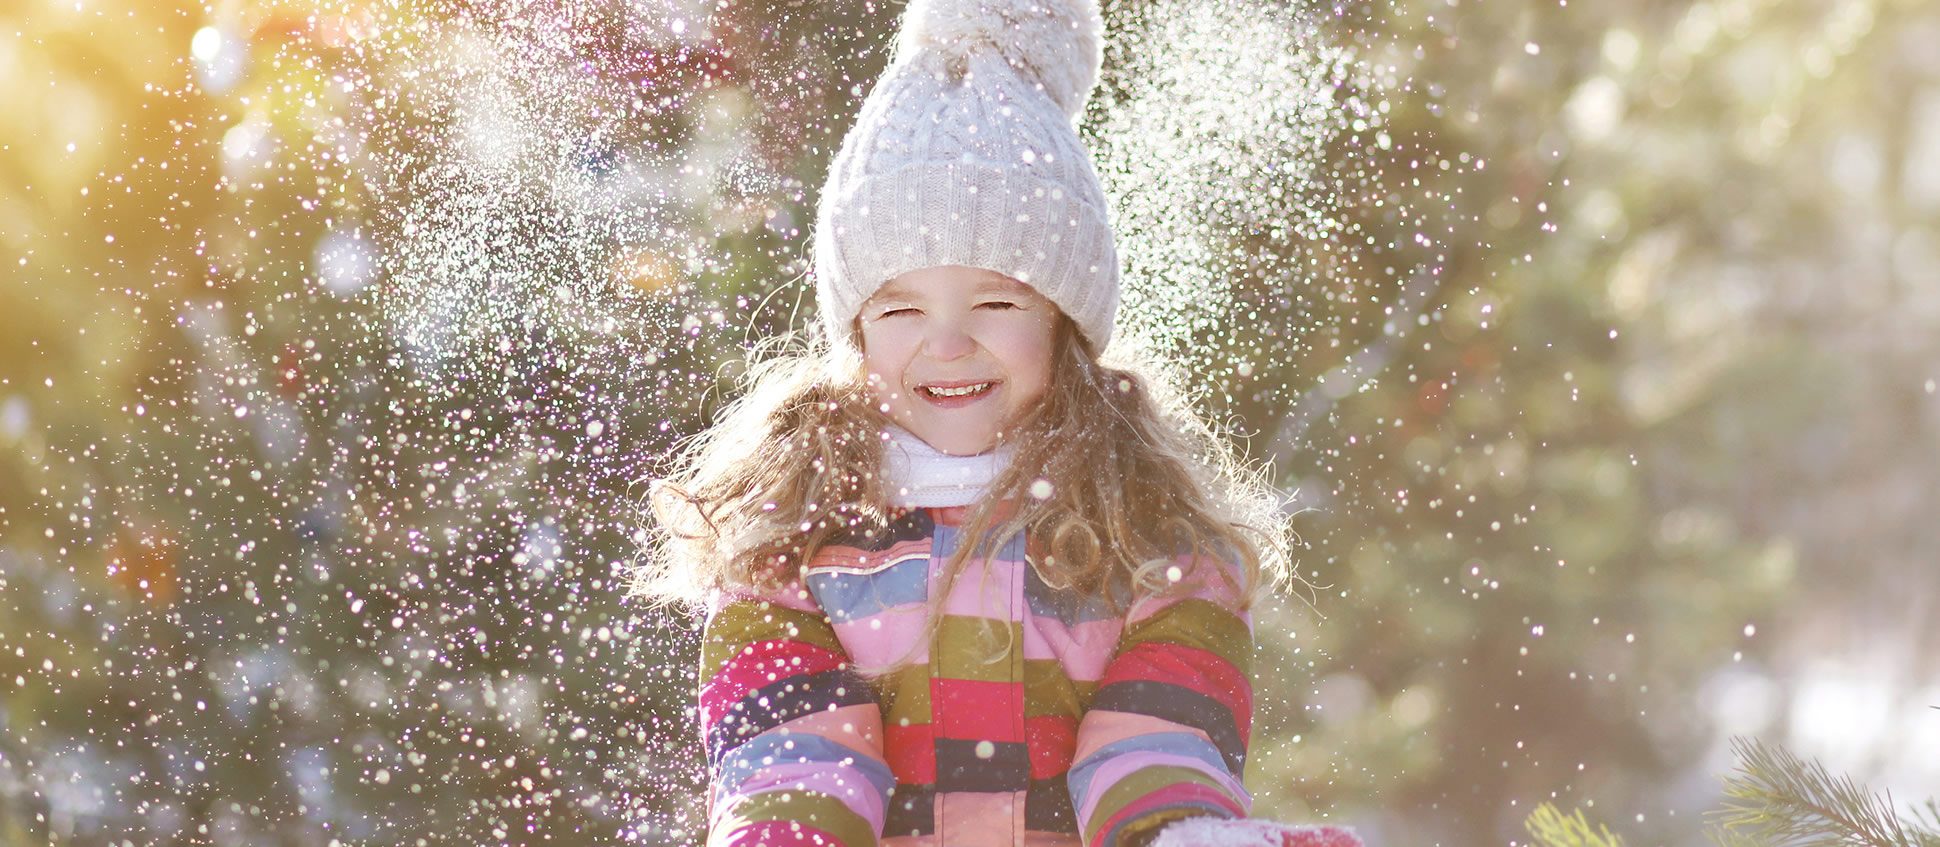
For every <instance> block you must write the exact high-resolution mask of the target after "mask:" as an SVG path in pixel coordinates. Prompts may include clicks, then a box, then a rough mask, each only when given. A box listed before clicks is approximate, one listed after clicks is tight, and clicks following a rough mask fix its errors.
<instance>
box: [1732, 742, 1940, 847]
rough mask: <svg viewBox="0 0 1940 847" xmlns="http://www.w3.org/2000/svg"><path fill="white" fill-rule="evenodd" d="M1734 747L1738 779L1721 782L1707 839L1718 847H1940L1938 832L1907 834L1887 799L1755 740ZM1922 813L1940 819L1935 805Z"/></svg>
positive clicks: (1920, 829)
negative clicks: (1720, 800)
mask: <svg viewBox="0 0 1940 847" xmlns="http://www.w3.org/2000/svg"><path fill="white" fill-rule="evenodd" d="M1731 746H1732V749H1733V750H1734V751H1736V753H1737V754H1738V772H1737V773H1735V774H1732V775H1730V776H1727V777H1726V778H1725V784H1724V794H1725V806H1724V808H1723V809H1722V810H1720V811H1718V812H1714V813H1713V814H1715V815H1717V816H1718V817H1719V822H1720V824H1721V826H1719V827H1717V828H1715V829H1713V830H1712V837H1713V840H1715V841H1717V843H1719V844H1720V845H1723V847H1737V846H1738V845H1753V844H1756V845H1761V846H1762V847H1940V835H1936V834H1935V832H1933V831H1930V830H1926V829H1925V828H1923V827H1920V826H1917V825H1916V826H1915V827H1914V828H1913V829H1912V830H1909V829H1908V827H1907V825H1906V824H1905V823H1904V822H1902V821H1901V820H1900V817H1899V814H1898V813H1897V812H1895V811H1894V810H1893V802H1892V797H1891V795H1886V796H1881V795H1876V794H1873V793H1871V792H1869V791H1867V790H1866V789H1865V788H1864V787H1862V786H1859V785H1857V784H1855V783H1854V782H1853V781H1852V779H1851V778H1850V777H1846V776H1839V777H1834V776H1832V775H1831V774H1829V773H1827V772H1826V769H1825V768H1824V766H1822V765H1820V764H1819V763H1818V762H1816V761H1811V762H1807V761H1804V760H1801V759H1799V758H1798V757H1797V756H1794V755H1792V754H1791V753H1790V752H1789V751H1787V750H1785V749H1784V748H1782V747H1771V746H1767V745H1765V744H1764V743H1763V742H1760V741H1757V740H1756V739H1744V738H1734V739H1732V741H1731ZM1927 808H1928V812H1929V813H1930V814H1934V815H1936V816H1940V809H1936V808H1935V807H1934V804H1933V801H1928V804H1927Z"/></svg>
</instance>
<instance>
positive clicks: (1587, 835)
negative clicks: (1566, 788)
mask: <svg viewBox="0 0 1940 847" xmlns="http://www.w3.org/2000/svg"><path fill="white" fill-rule="evenodd" d="M1522 826H1523V828H1524V829H1527V830H1529V837H1531V838H1534V839H1535V840H1536V841H1535V847H1623V839H1621V838H1618V837H1617V836H1616V835H1615V834H1614V833H1612V832H1611V831H1610V830H1609V829H1608V828H1606V827H1604V826H1603V825H1602V824H1598V825H1597V827H1596V830H1595V831H1594V832H1593V831H1591V830H1590V822H1589V821H1588V820H1586V819H1585V818H1584V817H1583V810H1582V809H1576V810H1574V811H1573V812H1572V813H1571V814H1569V815H1567V816H1566V815H1564V814H1563V813H1562V812H1561V811H1559V810H1558V809H1557V808H1556V807H1555V806H1554V805H1551V804H1549V803H1544V804H1542V805H1540V806H1537V807H1536V811H1534V812H1531V813H1530V814H1529V817H1528V818H1526V819H1524V820H1523V822H1522Z"/></svg>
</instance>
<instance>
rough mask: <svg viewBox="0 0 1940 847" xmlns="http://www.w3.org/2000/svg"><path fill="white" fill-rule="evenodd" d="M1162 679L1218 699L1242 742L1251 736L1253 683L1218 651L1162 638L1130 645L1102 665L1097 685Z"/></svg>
mask: <svg viewBox="0 0 1940 847" xmlns="http://www.w3.org/2000/svg"><path fill="white" fill-rule="evenodd" d="M1135 680H1137V681H1146V682H1163V683H1166V684H1169V685H1177V686H1181V687H1184V688H1189V689H1192V690H1193V691H1197V692H1199V693H1200V694H1204V695H1206V696H1208V697H1211V698H1213V699H1214V700H1218V701H1219V702H1220V704H1221V705H1224V706H1225V707H1226V708H1227V710H1229V711H1231V712H1232V713H1233V721H1234V724H1235V725H1236V726H1238V728H1239V737H1240V740H1241V741H1242V742H1244V741H1246V740H1247V739H1248V738H1251V737H1252V729H1253V684H1252V682H1251V681H1249V680H1248V679H1247V678H1246V674H1243V673H1240V670H1239V668H1236V667H1233V664H1232V663H1231V662H1228V661H1226V660H1225V659H1223V658H1220V656H1219V654H1218V653H1214V652H1211V651H1209V650H1201V649H1199V648H1197V647H1187V646H1185V645H1183V644H1174V643H1171V642H1165V641H1148V642H1145V643H1143V644H1138V645H1135V646H1133V647H1132V648H1131V649H1129V650H1126V651H1125V652H1123V653H1121V654H1119V656H1118V658H1116V659H1113V660H1112V663H1111V666H1110V667H1108V668H1106V669H1105V678H1104V679H1102V680H1099V682H1098V685H1099V687H1100V688H1102V687H1104V686H1107V685H1110V684H1112V683H1114V682H1131V681H1135Z"/></svg>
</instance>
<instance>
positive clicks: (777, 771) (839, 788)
mask: <svg viewBox="0 0 1940 847" xmlns="http://www.w3.org/2000/svg"><path fill="white" fill-rule="evenodd" d="M773 790H783V791H813V792H815V793H817V794H824V795H827V796H830V797H834V798H835V799H837V800H840V801H842V805H845V806H848V807H849V809H850V810H852V811H854V812H855V813H856V814H858V815H861V816H862V817H863V819H864V820H867V821H868V822H869V825H870V826H871V827H873V828H874V829H875V830H876V831H877V832H881V831H882V821H883V804H882V795H880V794H877V793H876V787H875V786H874V785H871V784H869V780H868V778H867V777H864V776H863V775H862V774H861V773H860V772H858V771H856V770H855V769H853V768H844V767H839V766H837V765H833V764H831V763H829V762H788V763H785V764H779V765H770V766H768V767H765V768H762V769H760V770H758V771H755V772H754V775H753V776H750V777H748V778H747V779H746V780H744V781H743V782H742V783H741V785H740V787H739V789H737V792H736V793H738V794H740V795H741V796H743V797H750V796H753V795H755V794H758V793H760V792H763V791H773Z"/></svg>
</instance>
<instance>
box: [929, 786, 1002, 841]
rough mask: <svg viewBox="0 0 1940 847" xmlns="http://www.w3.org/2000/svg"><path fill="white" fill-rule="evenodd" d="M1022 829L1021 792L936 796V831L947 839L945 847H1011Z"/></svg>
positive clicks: (962, 792)
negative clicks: (948, 841)
mask: <svg viewBox="0 0 1940 847" xmlns="http://www.w3.org/2000/svg"><path fill="white" fill-rule="evenodd" d="M1023 829H1024V792H1022V791H1007V792H1003V793H993V794H984V793H973V792H969V791H950V792H944V793H942V794H938V795H936V831H937V832H939V833H943V834H945V835H948V836H949V837H950V844H949V847H959V845H961V847H1013V845H1015V844H1016V843H1017V841H1016V833H1018V832H1021V831H1022V830H1023Z"/></svg>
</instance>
